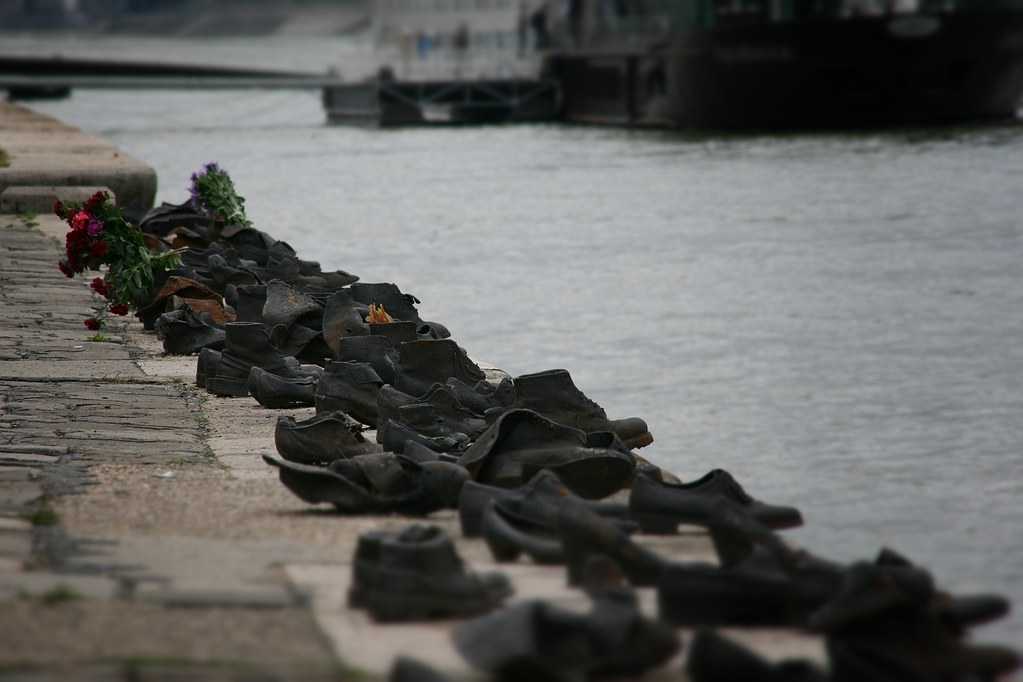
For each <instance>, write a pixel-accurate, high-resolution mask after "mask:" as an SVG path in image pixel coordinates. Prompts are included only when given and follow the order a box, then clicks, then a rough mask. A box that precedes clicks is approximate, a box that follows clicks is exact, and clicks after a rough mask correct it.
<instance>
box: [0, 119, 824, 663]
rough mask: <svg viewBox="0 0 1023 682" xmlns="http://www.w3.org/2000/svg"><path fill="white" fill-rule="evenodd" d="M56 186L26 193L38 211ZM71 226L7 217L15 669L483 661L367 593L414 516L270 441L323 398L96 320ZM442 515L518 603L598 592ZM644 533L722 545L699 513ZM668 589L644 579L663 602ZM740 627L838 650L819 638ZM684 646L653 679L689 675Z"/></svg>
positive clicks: (0, 588)
mask: <svg viewBox="0 0 1023 682" xmlns="http://www.w3.org/2000/svg"><path fill="white" fill-rule="evenodd" d="M10 111H12V110H11V109H10V108H7V109H4V108H2V107H0V130H4V129H5V127H4V126H5V120H7V119H5V118H4V116H5V112H8V113H10ZM25 111H26V110H23V109H18V110H17V111H15V113H16V114H17V116H19V117H21V120H22V121H23V122H24V121H29V122H31V120H32V119H31V117H28V116H26V115H25V114H24V112H25ZM40 125H41V124H40ZM29 128H31V126H29ZM69 134H70V133H69ZM7 139H9V138H7ZM7 139H4V145H5V146H7V145H8V142H7ZM12 146H13V145H12ZM13 147H14V148H17V147H16V146H13ZM12 156H13V160H14V165H16V164H17V155H16V154H14V155H12ZM94 180H95V182H96V183H100V184H102V183H103V182H104V181H103V179H102V178H94ZM76 182H78V180H76ZM57 184H59V183H57ZM54 191H56V192H57V193H60V192H61V191H62V190H60V188H59V187H58V188H57V189H56V190H54V189H53V187H52V186H51V187H50V189H47V188H46V187H45V186H43V187H40V188H36V189H32V188H25V189H21V190H17V191H14V192H13V193H5V196H6V201H7V202H8V203H7V205H8V206H14V205H16V206H19V207H21V208H19V209H18V210H21V209H22V208H23V207H26V206H28V207H30V206H32V205H35V206H37V207H38V206H39V205H44V204H45V202H43V203H42V204H40V201H42V200H43V199H46V196H47V193H48V192H50V193H53V192H54ZM67 191H71V190H67ZM76 191H77V190H76ZM18 202H22V203H18ZM33 202H36V203H35V204H33ZM9 210H10V209H9ZM37 210H40V209H38V208H37ZM65 229H66V228H65V225H63V223H61V222H60V221H59V220H58V219H57V218H56V217H54V216H51V215H47V214H45V213H43V212H42V211H41V210H40V213H39V215H31V214H28V213H20V214H18V213H8V214H5V215H0V600H2V601H3V604H2V605H0V609H2V612H3V614H4V617H3V618H0V680H7V679H10V680H66V679H81V680H125V681H127V680H186V679H187V680H193V679H204V680H205V679H212V680H289V681H290V680H314V681H315V680H352V679H383V678H385V677H386V673H387V670H388V669H389V667H390V664H391V661H392V660H393V658H394V657H395V655H397V654H410V655H415V656H417V657H419V658H422V659H424V660H426V661H427V662H429V663H432V664H434V665H436V666H437V667H439V668H440V669H442V670H443V671H445V672H447V673H449V674H451V675H452V676H453V677H454V678H455V679H477V677H478V676H477V675H475V674H474V673H473V672H472V671H470V670H469V669H468V668H467V667H466V665H465V663H464V662H463V661H462V660H461V658H460V657H459V656H458V655H457V653H456V652H455V651H454V649H453V648H452V646H451V644H450V639H449V633H450V630H451V627H452V625H453V624H454V623H453V622H439V623H431V624H416V625H387V626H381V625H376V624H374V623H372V622H371V621H369V620H368V619H367V617H366V616H365V614H364V613H363V612H361V611H351V610H349V609H347V608H346V606H345V593H346V589H347V583H348V580H349V571H350V565H349V562H350V559H351V556H352V552H353V549H354V545H355V541H356V538H357V537H358V535H359V533H360V532H362V531H364V530H367V529H370V528H387V527H390V528H397V527H401V526H403V525H405V524H408V523H410V522H411V520H410V519H407V518H400V517H359V518H353V517H341V516H338V515H336V514H334V513H332V512H331V510H330V509H329V508H320V509H313V508H310V507H308V505H305V504H304V503H302V502H301V501H299V500H298V499H297V498H295V497H293V496H292V495H291V494H290V493H289V492H287V490H285V488H284V487H283V486H282V485H280V483H279V482H278V481H277V479H276V472H275V470H272V469H270V468H269V467H267V466H266V465H265V464H264V463H263V462H262V460H261V457H260V455H261V453H264V452H272V451H273V428H274V424H275V422H276V419H277V417H278V416H279V414H281V413H285V414H293V415H295V416H296V417H297V418H304V417H306V416H308V415H309V414H311V410H290V411H275V410H267V409H264V408H262V407H260V406H259V405H258V404H257V403H256V402H255V401H254V400H252V399H251V398H242V399H222V398H213V397H211V396H209V395H207V394H206V393H205V392H202V391H198V390H196V388H195V386H194V382H193V380H194V374H195V362H196V360H195V358H194V357H185V358H178V357H164V356H163V354H162V348H161V345H160V343H159V341H158V340H157V339H156V337H155V335H153V334H152V333H149V332H144V331H143V330H142V329H141V327H140V326H138V325H137V324H135V323H128V322H126V321H123V320H121V321H119V322H118V321H115V323H114V324H113V325H112V326H111V328H110V329H109V330H107V331H106V332H105V336H103V337H96V336H93V334H92V332H89V331H87V330H86V329H85V328H84V326H83V324H82V322H83V320H84V319H85V318H86V317H88V316H89V314H90V307H89V306H90V303H91V300H92V298H91V294H90V292H89V289H88V287H87V285H86V283H85V282H84V281H82V280H80V279H78V280H69V279H66V278H64V277H63V276H62V275H61V274H60V272H59V271H58V270H57V267H56V263H57V260H58V258H59V254H60V252H61V249H62V240H63V235H64V232H65ZM427 521H428V522H429V523H435V524H437V525H440V526H442V527H444V528H446V529H447V530H448V531H449V532H450V534H451V536H452V537H453V538H455V539H456V543H457V546H458V549H459V552H460V553H461V555H462V556H463V557H464V558H465V559H466V561H467V562H468V563H469V565H470V566H471V567H472V568H473V569H477V570H501V571H503V572H505V573H506V574H508V575H509V576H510V577H511V578H512V580H513V582H514V585H515V588H516V596H515V598H516V599H526V598H536V597H544V598H548V599H551V600H553V601H557V602H558V603H560V604H562V605H564V606H566V607H568V608H587V605H588V602H587V600H586V599H585V598H584V597H583V596H582V595H581V593H579V592H577V591H572V590H569V589H568V588H567V587H566V586H565V577H564V569H563V568H561V567H540V566H536V565H533V564H531V563H528V562H526V561H525V560H523V561H521V562H519V563H516V564H510V565H496V564H494V563H493V561H492V559H491V557H490V555H489V552H488V551H487V549H486V547H485V545H484V543H483V542H482V541H467V540H464V539H462V538H461V536H460V532H459V530H458V524H457V520H456V518H455V514H454V512H444V513H440V514H435V515H433V516H431V517H430V518H429V519H428V520H427ZM644 544H647V545H649V546H652V547H654V548H655V549H657V550H658V551H661V552H664V553H665V554H667V555H670V556H672V557H673V558H675V559H678V560H713V552H712V549H711V546H710V543H709V541H708V540H707V538H706V536H705V535H703V534H701V533H699V532H697V531H695V530H693V531H690V532H688V533H683V534H681V535H679V536H677V537H670V538H646V537H645V538H644ZM653 597H654V595H653V592H652V590H641V599H642V601H643V603H644V606H645V609H646V610H647V611H648V612H649V613H651V614H653V613H654V604H653V601H654V599H653ZM729 634H732V635H734V636H736V637H737V638H738V639H740V640H742V641H744V642H746V643H747V644H750V645H753V646H755V647H756V648H757V649H758V650H759V651H761V652H762V653H764V654H766V655H768V656H770V657H772V658H780V657H785V656H790V655H800V656H810V657H813V658H816V659H822V647H821V643H820V642H819V641H818V640H817V639H815V638H812V637H808V636H801V635H796V634H793V633H791V632H782V631H771V630H759V631H755V632H754V631H746V632H743V631H729ZM688 635H689V633H686V632H683V633H682V636H683V640H684V642H685V641H687V640H688ZM684 655H685V650H684V649H683V653H682V655H681V656H680V657H678V658H676V659H675V660H674V661H672V662H671V663H670V664H669V665H668V666H667V667H665V668H664V669H663V670H661V671H659V672H656V673H654V674H652V675H650V676H648V677H647V678H646V679H651V680H668V679H671V680H682V679H684V675H683V674H682V673H681V666H682V658H683V657H684Z"/></svg>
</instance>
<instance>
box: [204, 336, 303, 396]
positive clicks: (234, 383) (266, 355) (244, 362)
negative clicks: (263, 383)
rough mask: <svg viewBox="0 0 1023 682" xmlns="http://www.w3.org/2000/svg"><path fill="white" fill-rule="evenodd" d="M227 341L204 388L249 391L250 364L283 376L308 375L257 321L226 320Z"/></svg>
mask: <svg viewBox="0 0 1023 682" xmlns="http://www.w3.org/2000/svg"><path fill="white" fill-rule="evenodd" d="M224 330H225V332H226V335H227V336H226V341H225V344H224V350H223V351H222V352H221V354H220V361H219V362H218V363H217V368H216V373H215V374H208V373H207V375H206V390H207V391H209V392H210V393H213V394H214V395H220V396H235V397H240V396H247V395H249V371H250V370H251V369H252V367H253V366H255V367H261V368H263V369H265V370H266V371H268V372H270V373H272V374H277V375H279V376H283V377H297V376H303V375H307V374H308V372H306V371H304V370H302V369H301V367H299V365H298V363H297V362H296V361H295V360H294V358H290V360H289V356H287V355H284V354H282V353H281V352H280V351H278V350H277V348H275V347H274V345H273V344H272V343H271V342H270V336H269V334H267V331H266V327H264V326H263V325H262V324H260V323H258V322H229V323H228V324H226V325H224Z"/></svg>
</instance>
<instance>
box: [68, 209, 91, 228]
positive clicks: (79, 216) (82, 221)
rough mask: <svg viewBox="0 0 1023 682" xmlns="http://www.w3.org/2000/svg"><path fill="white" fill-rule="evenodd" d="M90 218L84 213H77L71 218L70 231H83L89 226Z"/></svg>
mask: <svg viewBox="0 0 1023 682" xmlns="http://www.w3.org/2000/svg"><path fill="white" fill-rule="evenodd" d="M91 218H92V216H90V215H89V214H88V213H86V212H85V211H79V212H78V213H76V214H75V215H74V217H72V218H71V229H72V230H84V229H85V228H86V226H87V225H88V224H89V220H90V219H91Z"/></svg>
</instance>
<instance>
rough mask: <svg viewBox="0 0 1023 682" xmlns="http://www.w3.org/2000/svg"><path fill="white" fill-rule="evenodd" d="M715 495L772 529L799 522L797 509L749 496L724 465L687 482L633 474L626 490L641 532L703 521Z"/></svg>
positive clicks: (669, 532) (800, 519)
mask: <svg viewBox="0 0 1023 682" xmlns="http://www.w3.org/2000/svg"><path fill="white" fill-rule="evenodd" d="M718 498H725V499H728V500H731V501H733V502H735V503H736V504H738V505H739V506H741V507H743V508H744V509H745V510H746V511H747V512H748V513H749V514H750V516H752V517H753V518H754V519H756V520H757V521H759V522H760V523H762V524H764V525H765V526H767V527H768V528H771V529H773V530H781V529H785V528H795V527H796V526H801V525H802V524H803V517H802V515H801V514H800V513H799V510H798V509H796V508H795V507H785V506H780V505H774V504H767V503H765V502H761V501H759V500H756V499H754V498H752V497H750V496H749V494H747V493H746V491H745V490H744V489H743V487H742V486H741V485H739V482H738V481H736V480H735V479H734V478H733V477H732V475H731V474H729V473H728V472H727V471H725V470H724V469H714V470H713V471H711V472H709V473H707V474H706V475H704V476H703V477H701V478H699V479H697V480H695V481H692V482H691V483H670V482H668V481H665V480H664V479H663V478H660V477H652V476H647V475H644V474H637V475H636V479H635V480H634V481H633V482H632V492H631V493H630V494H629V513H630V514H631V516H632V518H633V519H635V520H636V522H638V523H639V525H640V527H641V528H642V529H643V531H644V532H647V533H666V534H671V533H674V532H675V530H676V528H677V526H678V524H680V523H686V524H696V525H703V524H704V523H705V522H706V521H707V520H708V519H709V518H710V517H711V513H712V510H713V507H714V502H715V500H716V499H718Z"/></svg>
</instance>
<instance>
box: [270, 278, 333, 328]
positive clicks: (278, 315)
mask: <svg viewBox="0 0 1023 682" xmlns="http://www.w3.org/2000/svg"><path fill="white" fill-rule="evenodd" d="M310 313H312V314H315V315H316V316H318V317H321V318H322V316H323V307H322V306H321V305H320V304H319V303H317V302H316V301H315V300H313V299H312V298H310V297H309V296H307V295H306V294H305V293H303V292H302V291H299V290H298V289H296V288H295V287H293V286H292V285H290V284H288V283H287V282H282V281H281V280H277V279H275V280H271V281H270V282H269V283H267V285H266V301H265V302H264V303H263V310H262V322H263V324H265V325H266V326H267V328H268V329H270V330H271V337H272V336H273V330H274V328H275V327H284V328H285V329H287V328H290V327H291V326H292V325H293V324H295V322H296V321H298V319H299V318H300V317H302V316H303V315H308V314H310Z"/></svg>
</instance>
